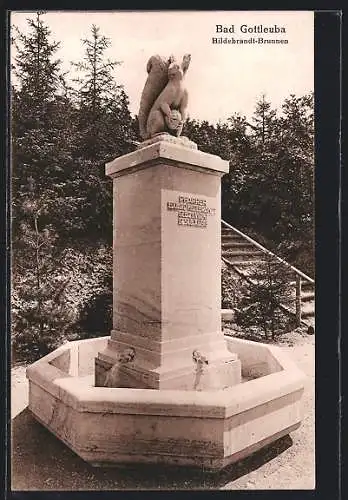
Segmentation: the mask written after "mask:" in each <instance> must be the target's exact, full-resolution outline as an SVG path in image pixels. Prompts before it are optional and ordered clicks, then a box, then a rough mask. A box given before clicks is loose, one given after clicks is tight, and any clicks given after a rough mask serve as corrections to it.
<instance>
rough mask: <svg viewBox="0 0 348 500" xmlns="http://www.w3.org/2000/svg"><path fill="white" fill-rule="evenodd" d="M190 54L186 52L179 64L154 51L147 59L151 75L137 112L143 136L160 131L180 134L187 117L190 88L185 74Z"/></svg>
mask: <svg viewBox="0 0 348 500" xmlns="http://www.w3.org/2000/svg"><path fill="white" fill-rule="evenodd" d="M190 61H191V56H190V55H189V54H186V55H185V56H184V57H183V60H182V63H181V64H179V63H178V62H177V61H176V60H175V58H174V57H173V56H170V57H169V58H168V59H166V58H164V57H161V56H159V55H155V56H152V57H150V59H149V61H148V63H147V72H148V77H147V80H146V83H145V86H144V90H143V92H142V96H141V100H140V108H139V113H138V120H139V131H140V136H141V137H142V138H143V139H148V138H151V137H153V136H154V135H155V134H158V133H160V132H168V133H171V134H173V135H175V136H177V137H178V136H180V135H181V132H182V127H183V124H184V122H185V119H186V110H187V104H188V92H187V89H186V87H185V85H184V81H183V80H184V76H185V74H186V71H187V69H188V67H189V64H190Z"/></svg>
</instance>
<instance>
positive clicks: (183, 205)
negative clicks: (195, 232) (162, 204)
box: [167, 196, 215, 227]
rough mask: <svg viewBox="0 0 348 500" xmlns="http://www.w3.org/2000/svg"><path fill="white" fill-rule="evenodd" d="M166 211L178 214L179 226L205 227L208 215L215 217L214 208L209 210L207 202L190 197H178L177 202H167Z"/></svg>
mask: <svg viewBox="0 0 348 500" xmlns="http://www.w3.org/2000/svg"><path fill="white" fill-rule="evenodd" d="M167 210H169V211H173V212H177V213H178V218H177V222H178V225H179V226H194V227H207V225H208V215H215V208H209V207H208V206H207V200H205V199H204V198H194V197H191V196H179V197H178V201H168V202H167Z"/></svg>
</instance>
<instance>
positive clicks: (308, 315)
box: [301, 311, 315, 319]
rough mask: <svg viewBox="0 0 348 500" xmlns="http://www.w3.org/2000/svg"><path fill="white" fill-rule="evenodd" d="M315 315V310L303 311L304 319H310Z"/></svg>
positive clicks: (302, 316)
mask: <svg viewBox="0 0 348 500" xmlns="http://www.w3.org/2000/svg"><path fill="white" fill-rule="evenodd" d="M314 317H315V311H301V318H302V319H309V318H314Z"/></svg>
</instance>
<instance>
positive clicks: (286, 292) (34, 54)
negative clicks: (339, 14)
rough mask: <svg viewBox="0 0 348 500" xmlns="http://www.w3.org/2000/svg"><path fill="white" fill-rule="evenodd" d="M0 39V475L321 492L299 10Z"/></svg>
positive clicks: (305, 67)
mask: <svg viewBox="0 0 348 500" xmlns="http://www.w3.org/2000/svg"><path fill="white" fill-rule="evenodd" d="M9 36H10V84H9V102H10V117H11V124H10V140H11V158H10V164H11V180H10V182H11V207H10V208H11V254H12V256H11V305H10V309H11V374H10V393H11V395H10V398H11V399H10V401H11V447H10V448H11V449H10V455H11V465H10V468H11V490H12V491H40V492H41V491H43V492H46V491H47V492H49V491H51V492H52V491H65V492H70V491H117V490H314V489H315V487H316V474H315V467H316V453H315V451H316V450H315V342H316V335H315V333H316V331H315V291H316V281H315V275H316V272H315V271H316V269H315V173H316V171H315V147H314V145H315V127H314V120H315V113H314V110H315V109H316V108H315V107H314V99H315V93H314V69H315V68H314V60H315V57H314V12H313V11H296V10H294V11H268V10H264V11H263V10H259V11H179V10H178V11H175V10H174V11H166V10H163V11H117V10H114V11H88V10H84V11H77V10H76V11H73V10H71V11H64V10H62V11H58V10H57V11H53V10H47V11H34V10H32V11H12V12H11V13H10V33H9Z"/></svg>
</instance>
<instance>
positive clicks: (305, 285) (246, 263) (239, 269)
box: [221, 220, 315, 328]
mask: <svg viewBox="0 0 348 500" xmlns="http://www.w3.org/2000/svg"><path fill="white" fill-rule="evenodd" d="M221 253H222V260H223V261H224V262H225V264H227V266H228V267H229V268H230V269H232V270H233V271H234V272H235V274H237V275H238V276H239V277H241V278H243V279H245V280H247V281H249V283H252V282H253V275H254V273H255V267H256V266H257V265H258V264H259V263H260V262H262V261H263V260H264V258H265V256H266V255H267V254H268V255H271V256H273V257H274V258H275V259H277V260H278V261H279V262H280V263H281V264H282V265H284V273H285V274H286V275H287V276H288V278H289V282H290V284H291V285H292V290H293V306H292V307H290V308H288V307H285V306H283V309H284V310H285V311H286V312H288V313H289V314H291V315H292V316H294V317H295V318H296V320H297V323H298V324H303V325H305V326H307V327H313V328H314V326H315V282H314V280H313V279H312V278H310V277H309V276H307V275H306V274H304V273H302V272H301V271H300V270H299V269H296V268H295V267H293V266H291V265H290V264H289V263H287V262H286V261H284V260H283V259H281V258H280V257H278V256H276V255H274V254H273V253H272V252H270V251H269V250H267V249H266V248H265V247H263V246H262V245H260V244H259V243H257V242H256V241H255V240H253V239H252V238H250V237H249V236H247V235H246V234H244V233H242V232H241V231H239V230H238V229H236V228H234V227H233V226H231V225H230V224H228V223H227V222H225V221H223V220H222V221H221Z"/></svg>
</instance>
